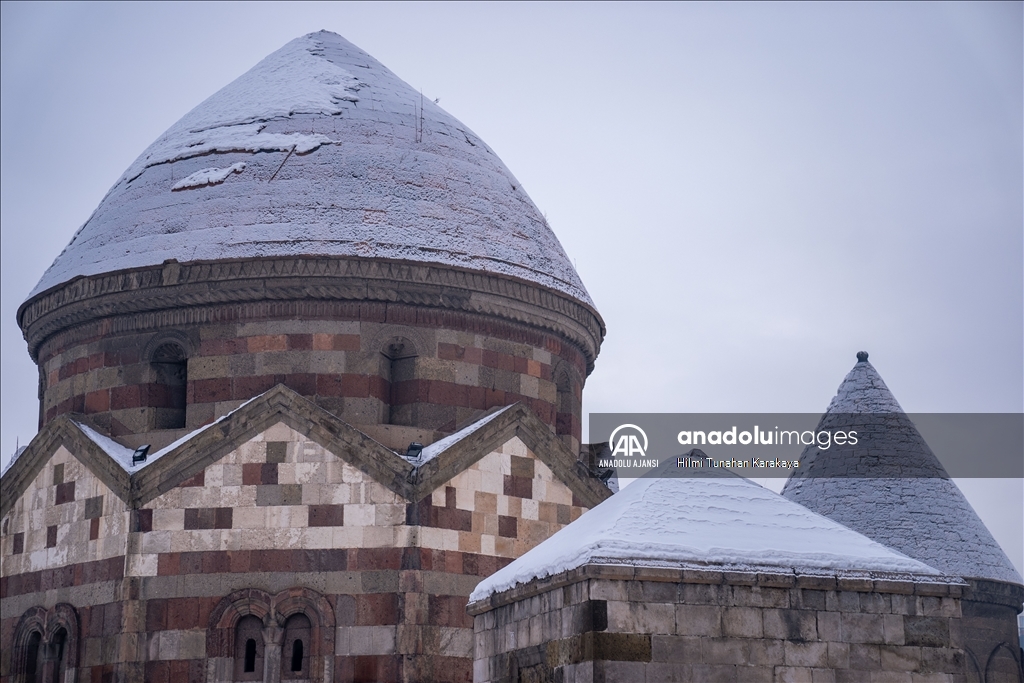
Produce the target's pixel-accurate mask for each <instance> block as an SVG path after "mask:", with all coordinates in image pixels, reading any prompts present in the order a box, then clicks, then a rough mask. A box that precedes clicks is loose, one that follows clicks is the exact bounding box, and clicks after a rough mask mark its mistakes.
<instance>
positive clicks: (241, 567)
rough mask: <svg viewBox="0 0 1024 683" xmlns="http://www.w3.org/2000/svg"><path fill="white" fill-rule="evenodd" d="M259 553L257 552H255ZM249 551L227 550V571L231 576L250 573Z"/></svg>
mask: <svg viewBox="0 0 1024 683" xmlns="http://www.w3.org/2000/svg"><path fill="white" fill-rule="evenodd" d="M256 552H259V551H256ZM251 554H252V553H251V551H249V550H229V551H227V556H228V571H229V572H231V573H232V574H242V573H245V572H248V571H250V564H251V559H250V558H251Z"/></svg>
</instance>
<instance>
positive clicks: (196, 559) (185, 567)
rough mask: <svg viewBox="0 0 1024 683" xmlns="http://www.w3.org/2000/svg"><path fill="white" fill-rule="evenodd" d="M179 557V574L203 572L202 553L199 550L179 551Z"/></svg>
mask: <svg viewBox="0 0 1024 683" xmlns="http://www.w3.org/2000/svg"><path fill="white" fill-rule="evenodd" d="M179 557H180V559H179V570H180V574H182V575H188V574H202V573H203V554H202V553H201V552H196V553H180V554H179Z"/></svg>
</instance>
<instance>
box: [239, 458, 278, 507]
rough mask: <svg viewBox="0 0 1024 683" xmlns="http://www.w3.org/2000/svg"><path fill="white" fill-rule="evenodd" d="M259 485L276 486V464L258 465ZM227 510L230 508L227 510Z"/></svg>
mask: <svg viewBox="0 0 1024 683" xmlns="http://www.w3.org/2000/svg"><path fill="white" fill-rule="evenodd" d="M260 484H263V485H264V486H274V485H276V484H277V463H274V462H268V463H262V464H260ZM228 509H229V510H230V509H231V508H228Z"/></svg>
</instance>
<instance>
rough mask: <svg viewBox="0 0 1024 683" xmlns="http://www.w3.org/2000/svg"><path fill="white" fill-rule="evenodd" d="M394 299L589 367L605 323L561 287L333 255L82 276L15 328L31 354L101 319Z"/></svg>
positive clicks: (39, 303) (197, 319)
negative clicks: (529, 339)
mask: <svg viewBox="0 0 1024 683" xmlns="http://www.w3.org/2000/svg"><path fill="white" fill-rule="evenodd" d="M297 301H305V302H336V303H342V302H346V303H355V304H358V303H368V304H371V303H380V304H387V303H395V304H405V305H409V306H418V307H425V308H433V309H440V310H450V311H459V312H463V313H469V314H478V315H485V316H491V317H497V318H501V319H504V320H506V321H509V322H513V323H518V324H522V325H527V326H529V327H533V328H536V329H540V330H543V331H546V332H550V333H554V334H556V335H558V336H560V337H562V338H563V339H565V340H566V341H568V342H570V343H572V344H574V345H576V346H578V347H579V348H580V350H581V351H582V352H583V355H584V357H585V358H586V362H587V372H588V373H589V372H590V370H591V369H592V368H593V364H594V359H595V358H596V357H597V353H598V351H599V350H600V347H601V341H602V340H603V339H604V334H605V326H604V322H603V321H602V320H601V317H600V315H599V314H598V313H597V311H596V310H594V309H592V308H591V307H589V306H587V305H585V304H583V303H581V302H579V301H577V300H575V299H572V298H571V297H568V296H566V295H564V294H561V293H560V292H556V291H554V290H550V289H546V288H544V287H541V286H538V285H535V284H532V283H528V282H524V281H522V280H517V279H514V278H511V277H508V276H503V275H499V274H489V273H481V272H476V271H469V270H462V269H458V268H452V267H443V266H437V265H430V264H422V263H406V262H398V261H384V260H380V259H357V258H337V257H295V258H267V259H246V260H236V261H214V262H196V263H185V264H179V263H177V262H174V261H170V262H167V263H165V264H164V265H162V266H155V267H150V268H140V269H137V270H130V271H120V272H117V273H109V274H104V275H96V276H92V277H82V278H77V279H75V280H72V281H71V282H68V283H66V284H64V285H61V286H60V287H56V288H54V289H51V290H49V291H47V292H44V293H42V294H40V295H39V296H37V297H35V298H33V299H30V300H28V301H26V302H25V303H23V304H22V305H21V307H20V308H19V309H18V324H19V325H20V326H21V329H22V332H23V333H24V335H25V339H26V341H27V342H28V346H29V353H30V354H31V355H32V357H33V359H38V355H39V350H40V348H41V347H42V345H43V344H44V343H45V342H46V341H47V340H49V339H50V338H52V337H53V336H55V335H59V334H61V333H62V332H65V331H67V330H70V329H71V328H75V327H79V326H83V325H87V324H89V323H91V322H97V321H100V320H103V321H109V322H108V323H107V324H106V325H105V331H106V332H107V333H110V332H113V331H117V330H125V331H127V330H129V329H146V328H147V327H150V328H152V327H163V326H166V325H173V324H188V323H191V324H195V323H201V322H206V321H210V322H212V321H213V320H212V319H209V313H207V314H205V315H204V314H203V313H202V312H201V311H203V310H206V311H210V310H212V309H213V308H216V307H223V305H225V304H253V303H259V302H297Z"/></svg>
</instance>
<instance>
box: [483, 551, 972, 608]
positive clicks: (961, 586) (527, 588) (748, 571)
mask: <svg viewBox="0 0 1024 683" xmlns="http://www.w3.org/2000/svg"><path fill="white" fill-rule="evenodd" d="M588 579H605V580H609V581H654V582H667V583H689V584H707V585H730V586H757V587H762V588H806V589H809V590H832V591H834V590H840V591H858V592H865V593H866V592H873V593H888V594H896V595H921V596H925V595H927V596H932V597H947V596H948V597H953V598H959V597H961V596H962V595H963V594H964V592H965V591H967V590H969V586H968V584H967V583H966V582H965V581H964V580H963V579H961V578H960V577H957V576H942V575H926V574H903V573H899V574H897V573H887V572H848V571H836V572H831V573H816V572H803V571H800V570H798V569H793V568H787V567H768V566H766V567H757V568H755V567H729V566H714V565H702V566H696V565H694V566H689V565H679V564H664V565H657V564H651V565H631V564H621V563H604V562H601V561H594V562H587V563H586V564H583V565H581V566H579V567H576V568H575V569H569V570H566V571H563V572H560V573H558V574H555V575H552V576H546V577H543V578H539V579H534V580H532V581H529V582H527V583H525V584H518V585H516V586H514V587H512V588H509V589H507V590H503V591H499V592H495V593H492V594H490V595H489V596H488V597H486V598H481V599H479V600H475V601H473V602H471V603H469V604H468V605H467V606H466V612H467V613H469V614H470V615H471V616H476V615H478V614H483V613H485V612H489V611H491V610H493V609H496V608H498V607H502V606H503V605H508V604H511V603H513V602H518V601H520V600H524V599H526V598H531V597H533V596H535V595H540V594H541V593H546V592H547V591H550V590H553V589H556V588H563V587H565V586H569V585H572V584H574V583H579V582H580V581H586V580H588Z"/></svg>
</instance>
